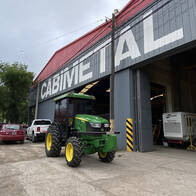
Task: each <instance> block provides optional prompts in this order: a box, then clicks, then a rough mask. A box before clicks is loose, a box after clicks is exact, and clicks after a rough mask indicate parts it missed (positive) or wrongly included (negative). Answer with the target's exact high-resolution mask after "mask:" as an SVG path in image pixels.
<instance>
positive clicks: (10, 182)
mask: <svg viewBox="0 0 196 196" xmlns="http://www.w3.org/2000/svg"><path fill="white" fill-rule="evenodd" d="M195 165H196V152H187V151H186V150H183V149H171V148H163V147H158V148H157V150H156V151H154V152H150V153H128V152H124V151H120V152H117V153H116V158H115V160H114V161H113V162H112V163H110V164H105V163H102V162H100V161H99V160H98V156H97V155H91V156H85V157H83V160H82V163H81V165H80V167H78V168H70V167H68V166H67V165H66V162H65V158H64V149H62V153H61V156H60V157H58V158H47V157H46V155H45V151H44V143H36V144H32V143H31V142H30V141H25V144H0V196H9V195H11V196H13V195H15V196H18V195H19V196H23V195H24V196H42V195H43V196H50V195H51V196H52V195H53V196H54V195H58V196H61V195H70V196H83V195H84V196H88V195H89V196H92V195H93V196H98V195H101V196H115V195H120V196H127V195H134V196H135V195H139V196H140V195H142V196H143V195H145V196H146V195H147V196H148V195H149V196H152V195H156V196H157V195H164V196H166V195H172V196H173V195H178V196H179V195H183V196H184V195H186V196H189V195H190V196H193V195H196V188H195V185H196V166H195Z"/></svg>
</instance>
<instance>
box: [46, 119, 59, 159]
mask: <svg viewBox="0 0 196 196" xmlns="http://www.w3.org/2000/svg"><path fill="white" fill-rule="evenodd" d="M45 151H46V155H47V156H48V157H58V156H59V155H60V153H61V130H60V124H58V123H56V122H54V123H52V125H50V127H49V128H48V131H47V133H46V136H45Z"/></svg>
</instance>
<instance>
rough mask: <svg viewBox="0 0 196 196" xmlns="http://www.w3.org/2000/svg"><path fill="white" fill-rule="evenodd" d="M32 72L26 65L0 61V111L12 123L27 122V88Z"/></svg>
mask: <svg viewBox="0 0 196 196" xmlns="http://www.w3.org/2000/svg"><path fill="white" fill-rule="evenodd" d="M33 77H34V75H33V73H32V72H28V71H27V65H23V64H20V63H13V64H11V65H9V64H7V63H0V95H1V96H0V113H1V116H2V118H4V119H6V120H7V121H10V122H13V123H21V122H27V118H28V114H27V113H28V96H29V88H30V86H31V84H32V81H33Z"/></svg>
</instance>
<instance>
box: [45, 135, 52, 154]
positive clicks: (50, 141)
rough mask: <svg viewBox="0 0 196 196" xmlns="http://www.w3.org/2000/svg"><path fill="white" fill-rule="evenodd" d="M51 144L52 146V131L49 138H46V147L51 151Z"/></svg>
mask: <svg viewBox="0 0 196 196" xmlns="http://www.w3.org/2000/svg"><path fill="white" fill-rule="evenodd" d="M51 146H52V136H51V134H50V133H48V135H47V138H46V147H47V150H48V151H50V149H51Z"/></svg>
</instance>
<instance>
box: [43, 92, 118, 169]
mask: <svg viewBox="0 0 196 196" xmlns="http://www.w3.org/2000/svg"><path fill="white" fill-rule="evenodd" d="M54 101H55V103H56V106H55V116H54V122H53V123H52V125H51V126H50V127H49V128H48V131H47V133H46V137H45V151H46V155H47V156H48V157H57V156H59V155H60V153H61V148H62V147H63V146H65V159H66V162H67V165H68V166H71V167H77V166H79V165H80V162H81V158H82V156H83V155H84V154H93V153H96V152H98V156H99V159H100V160H101V161H102V162H106V163H109V162H111V161H112V160H113V159H114V156H115V150H116V144H117V137H116V134H111V133H110V126H109V122H108V120H106V119H104V118H102V117H99V116H95V115H93V113H94V112H93V105H94V101H95V97H94V96H90V95H85V94H78V93H67V94H64V95H61V96H59V97H57V98H55V99H54Z"/></svg>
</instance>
